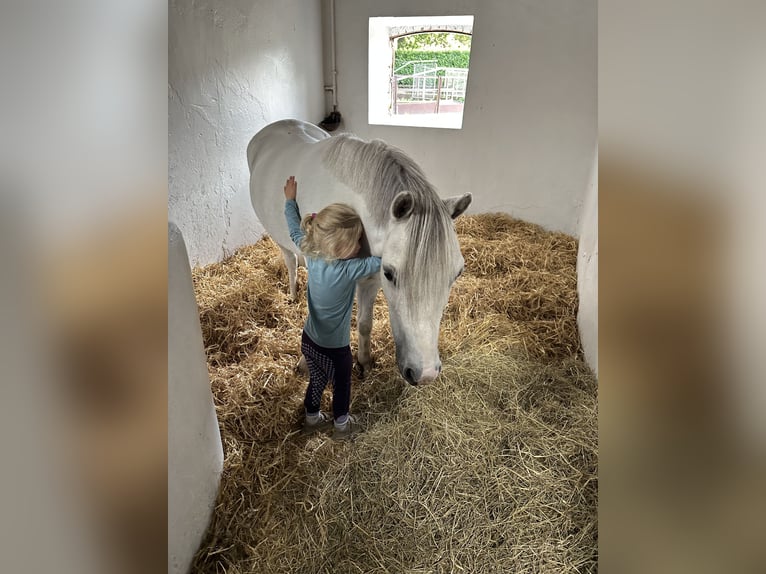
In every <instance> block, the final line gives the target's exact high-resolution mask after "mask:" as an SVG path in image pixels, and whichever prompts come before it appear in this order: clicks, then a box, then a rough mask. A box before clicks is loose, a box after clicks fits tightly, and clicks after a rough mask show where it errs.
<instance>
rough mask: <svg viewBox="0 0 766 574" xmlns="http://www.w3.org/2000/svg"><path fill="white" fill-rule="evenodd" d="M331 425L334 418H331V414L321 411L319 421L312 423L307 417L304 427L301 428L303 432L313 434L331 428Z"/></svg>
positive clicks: (304, 420)
mask: <svg viewBox="0 0 766 574" xmlns="http://www.w3.org/2000/svg"><path fill="white" fill-rule="evenodd" d="M331 427H332V418H330V415H328V414H327V413H323V412H322V411H319V420H318V421H317V422H315V423H313V424H312V423H310V422H309V421H308V420H306V419H305V418H304V419H303V428H302V429H301V432H302V433H303V434H313V433H315V432H322V431H326V430H330V428H331Z"/></svg>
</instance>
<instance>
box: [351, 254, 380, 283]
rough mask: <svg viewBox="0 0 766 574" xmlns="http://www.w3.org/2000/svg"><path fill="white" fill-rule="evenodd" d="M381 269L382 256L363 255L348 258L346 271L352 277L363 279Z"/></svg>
mask: <svg viewBox="0 0 766 574" xmlns="http://www.w3.org/2000/svg"><path fill="white" fill-rule="evenodd" d="M378 271H380V257H375V256H374V255H373V256H372V257H363V258H360V259H347V260H346V273H348V276H349V277H350V278H351V279H361V278H362V277H367V276H368V275H373V274H375V273H377V272H378Z"/></svg>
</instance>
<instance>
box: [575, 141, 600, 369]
mask: <svg viewBox="0 0 766 574" xmlns="http://www.w3.org/2000/svg"><path fill="white" fill-rule="evenodd" d="M577 295H578V297H579V308H578V310H577V326H578V328H579V330H580V341H582V346H583V351H584V353H585V360H586V361H587V362H588V364H589V365H590V367H591V368H592V369H593V371H594V372H595V373H596V375H598V150H596V152H595V153H594V155H593V167H592V168H591V176H590V181H589V183H588V188H587V191H586V193H585V204H584V205H583V211H582V217H581V219H580V244H579V250H578V253H577Z"/></svg>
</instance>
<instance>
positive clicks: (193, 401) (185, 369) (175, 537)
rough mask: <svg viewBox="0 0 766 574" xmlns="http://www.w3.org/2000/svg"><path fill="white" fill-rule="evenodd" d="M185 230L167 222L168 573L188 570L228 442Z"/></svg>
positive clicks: (209, 513) (207, 518) (207, 516)
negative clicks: (223, 440) (208, 359)
mask: <svg viewBox="0 0 766 574" xmlns="http://www.w3.org/2000/svg"><path fill="white" fill-rule="evenodd" d="M198 313H199V312H198V310H197V301H196V300H195V298H194V287H193V286H192V275H191V269H190V267H189V259H188V254H187V252H186V246H185V244H184V238H183V236H182V234H181V232H180V231H179V230H178V227H176V226H175V225H174V224H173V223H169V224H168V331H169V332H170V333H172V336H171V337H170V339H169V340H168V574H185V573H186V572H188V571H189V566H190V565H191V562H192V559H193V558H194V554H195V553H196V552H197V549H198V548H199V545H200V542H201V541H202V537H203V536H204V534H205V530H206V529H207V526H208V523H209V522H210V517H211V516H212V514H213V508H214V507H215V500H216V496H217V495H218V485H219V483H220V480H221V471H222V470H223V445H222V444H221V434H220V431H219V429H218V419H217V418H216V414H215V407H214V406H213V393H212V392H211V390H210V380H209V378H208V372H207V362H206V359H205V346H204V344H203V340H202V328H201V327H200V323H199V314H198Z"/></svg>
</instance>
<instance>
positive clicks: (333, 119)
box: [319, 0, 341, 132]
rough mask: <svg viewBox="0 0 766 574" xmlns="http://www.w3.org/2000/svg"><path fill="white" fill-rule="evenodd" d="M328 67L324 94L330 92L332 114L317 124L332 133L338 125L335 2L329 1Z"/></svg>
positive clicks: (339, 118)
mask: <svg viewBox="0 0 766 574" xmlns="http://www.w3.org/2000/svg"><path fill="white" fill-rule="evenodd" d="M330 66H331V69H332V84H331V85H329V86H325V87H324V90H325V92H332V112H331V113H330V115H328V116H327V117H326V118H325V119H324V120H322V122H321V123H320V124H319V125H320V126H322V127H323V128H324V129H326V130H327V131H330V132H331V131H333V130H334V129H335V128H337V127H338V125H339V124H340V120H341V117H340V112H339V111H338V70H337V69H336V67H335V0H330Z"/></svg>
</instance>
